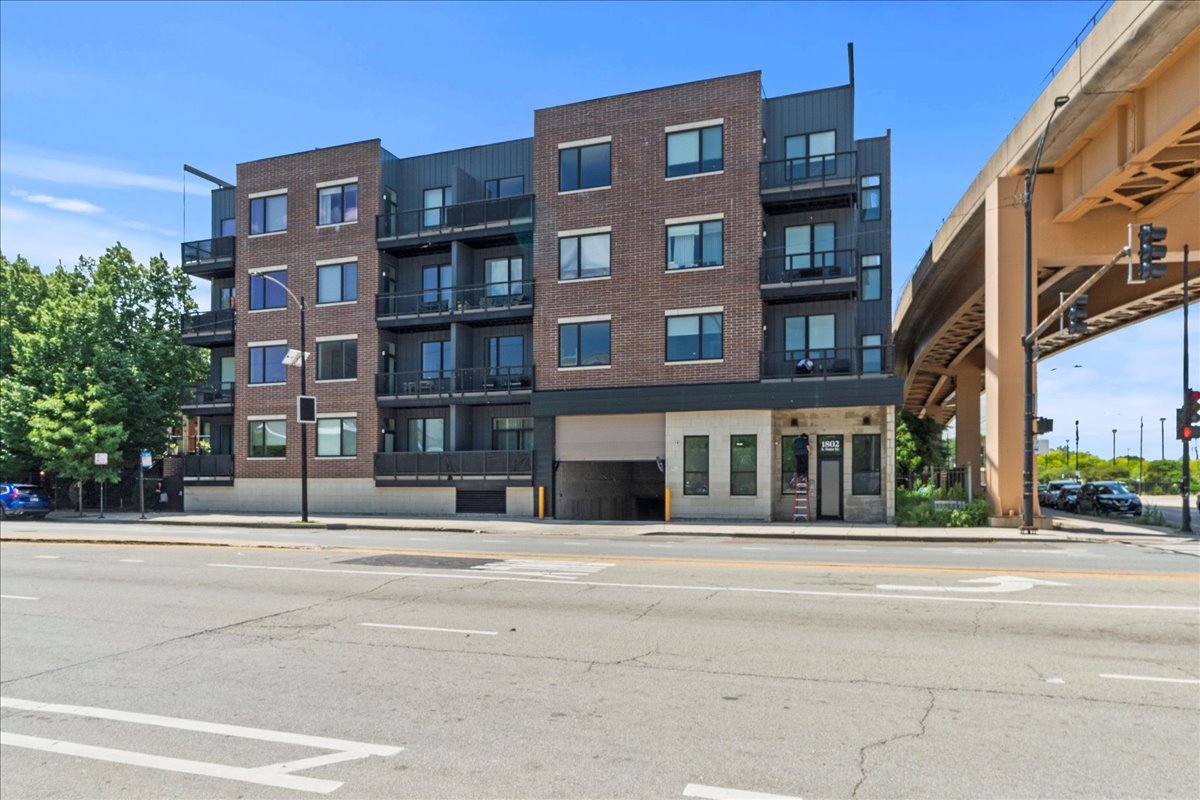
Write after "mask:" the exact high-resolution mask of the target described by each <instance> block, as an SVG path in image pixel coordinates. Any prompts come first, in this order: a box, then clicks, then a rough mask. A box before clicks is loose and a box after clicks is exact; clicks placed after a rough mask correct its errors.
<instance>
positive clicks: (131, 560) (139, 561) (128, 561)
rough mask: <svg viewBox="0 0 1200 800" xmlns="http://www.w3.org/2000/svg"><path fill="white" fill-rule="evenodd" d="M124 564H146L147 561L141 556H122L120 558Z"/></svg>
mask: <svg viewBox="0 0 1200 800" xmlns="http://www.w3.org/2000/svg"><path fill="white" fill-rule="evenodd" d="M118 561H120V562H121V563H122V564H145V563H146V562H145V561H143V560H142V559H140V558H121V559H118Z"/></svg>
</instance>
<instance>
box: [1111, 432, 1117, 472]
mask: <svg viewBox="0 0 1200 800" xmlns="http://www.w3.org/2000/svg"><path fill="white" fill-rule="evenodd" d="M1112 432H1113V460H1112V463H1113V464H1116V463H1117V429H1116V428H1113V429H1112Z"/></svg>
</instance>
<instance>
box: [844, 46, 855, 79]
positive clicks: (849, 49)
mask: <svg viewBox="0 0 1200 800" xmlns="http://www.w3.org/2000/svg"><path fill="white" fill-rule="evenodd" d="M846 57H847V58H848V59H849V61H850V86H851V88H853V87H854V42H846Z"/></svg>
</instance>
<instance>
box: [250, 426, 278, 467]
mask: <svg viewBox="0 0 1200 800" xmlns="http://www.w3.org/2000/svg"><path fill="white" fill-rule="evenodd" d="M249 452H250V458H284V457H285V456H287V420H283V419H256V420H251V422H250V450H249Z"/></svg>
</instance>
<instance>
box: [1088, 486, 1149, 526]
mask: <svg viewBox="0 0 1200 800" xmlns="http://www.w3.org/2000/svg"><path fill="white" fill-rule="evenodd" d="M1079 510H1080V511H1083V512H1087V513H1092V514H1133V515H1134V516H1138V517H1140V516H1141V515H1142V498H1140V497H1138V496H1137V495H1136V494H1134V493H1133V492H1131V491H1129V489H1128V488H1126V486H1125V485H1124V484H1123V483H1119V482H1117V481H1095V482H1094V483H1088V484H1084V487H1083V489H1082V490H1080V492H1079Z"/></svg>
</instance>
